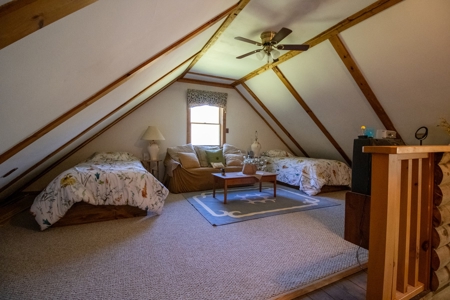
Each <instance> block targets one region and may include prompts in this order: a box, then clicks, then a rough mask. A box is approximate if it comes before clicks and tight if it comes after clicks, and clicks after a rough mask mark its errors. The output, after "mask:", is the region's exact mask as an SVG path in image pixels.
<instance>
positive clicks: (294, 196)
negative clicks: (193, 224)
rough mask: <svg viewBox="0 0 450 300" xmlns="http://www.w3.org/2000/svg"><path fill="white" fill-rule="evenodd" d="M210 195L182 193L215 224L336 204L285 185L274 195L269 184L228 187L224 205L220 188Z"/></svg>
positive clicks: (208, 193) (210, 192)
mask: <svg viewBox="0 0 450 300" xmlns="http://www.w3.org/2000/svg"><path fill="white" fill-rule="evenodd" d="M212 194H213V193H212V191H203V192H192V193H184V194H183V196H184V198H186V200H187V201H189V203H190V204H192V206H194V207H195V209H197V211H198V212H199V213H200V214H201V215H202V216H203V217H204V218H205V219H206V220H208V222H209V223H211V224H212V225H214V226H217V225H225V224H231V223H236V222H241V221H247V220H252V219H258V218H264V217H270V216H275V215H279V214H286V213H292V212H298V211H304V210H310V209H318V208H324V207H330V206H335V205H339V204H338V203H335V202H332V201H330V200H327V199H325V198H323V197H320V196H308V195H306V194H305V193H303V192H301V191H299V190H294V189H291V188H286V187H278V188H277V193H276V194H277V195H276V197H274V195H273V188H272V187H264V188H263V189H262V190H261V192H260V191H259V187H241V188H231V189H230V188H229V189H228V192H227V204H224V203H223V199H224V194H223V189H221V190H216V197H215V198H214V197H213V195H212Z"/></svg>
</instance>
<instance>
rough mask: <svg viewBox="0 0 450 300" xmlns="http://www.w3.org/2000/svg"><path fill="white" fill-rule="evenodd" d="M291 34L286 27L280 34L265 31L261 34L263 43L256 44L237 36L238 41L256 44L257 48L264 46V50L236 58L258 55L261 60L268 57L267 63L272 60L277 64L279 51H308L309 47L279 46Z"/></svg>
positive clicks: (296, 45) (297, 45)
mask: <svg viewBox="0 0 450 300" xmlns="http://www.w3.org/2000/svg"><path fill="white" fill-rule="evenodd" d="M291 32H292V30H290V29H289V28H285V27H283V28H281V29H280V31H278V32H274V31H264V32H263V33H261V42H255V41H252V40H249V39H247V38H243V37H240V36H237V37H235V39H236V40H239V41H242V42H246V43H250V44H254V45H257V46H262V48H261V49H257V50H253V51H251V52H248V53H245V54H243V55H240V56H238V57H236V58H237V59H241V58H244V57H247V56H249V55H252V54H255V53H256V55H257V57H258V58H259V59H261V60H262V59H263V58H264V57H265V56H267V62H269V60H270V59H272V61H273V62H276V61H278V57H280V52H279V51H278V50H300V51H306V50H308V49H309V45H304V44H302V45H300V44H278V43H279V42H281V40H282V39H284V38H285V37H287V36H288V35H289V34H290V33H291ZM277 49H278V50H277Z"/></svg>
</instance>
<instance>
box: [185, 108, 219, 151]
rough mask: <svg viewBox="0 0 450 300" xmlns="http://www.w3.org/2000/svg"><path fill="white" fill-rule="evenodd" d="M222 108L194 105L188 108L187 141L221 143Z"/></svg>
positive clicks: (208, 143) (205, 143) (210, 143)
mask: <svg viewBox="0 0 450 300" xmlns="http://www.w3.org/2000/svg"><path fill="white" fill-rule="evenodd" d="M224 117H225V114H224V113H223V108H220V107H216V106H209V105H203V106H196V107H191V108H189V109H188V143H192V144H193V145H222V144H223V143H224V142H225V141H224V140H223V138H224V136H225V135H224V134H223V128H224V126H223V124H224Z"/></svg>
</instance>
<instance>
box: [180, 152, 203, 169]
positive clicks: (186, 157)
mask: <svg viewBox="0 0 450 300" xmlns="http://www.w3.org/2000/svg"><path fill="white" fill-rule="evenodd" d="M178 157H179V159H180V163H181V165H182V166H183V168H185V169H192V168H200V163H199V161H198V158H197V155H196V154H195V153H187V152H178Z"/></svg>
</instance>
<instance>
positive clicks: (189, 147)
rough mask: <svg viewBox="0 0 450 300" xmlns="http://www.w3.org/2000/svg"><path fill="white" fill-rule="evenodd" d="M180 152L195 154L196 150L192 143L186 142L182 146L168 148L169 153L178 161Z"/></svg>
mask: <svg viewBox="0 0 450 300" xmlns="http://www.w3.org/2000/svg"><path fill="white" fill-rule="evenodd" d="M179 152H185V153H194V154H195V150H194V147H193V146H192V144H186V145H182V146H176V147H168V148H167V153H169V155H170V157H172V159H173V160H176V161H177V162H180V158H179V157H178V153H179Z"/></svg>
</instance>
